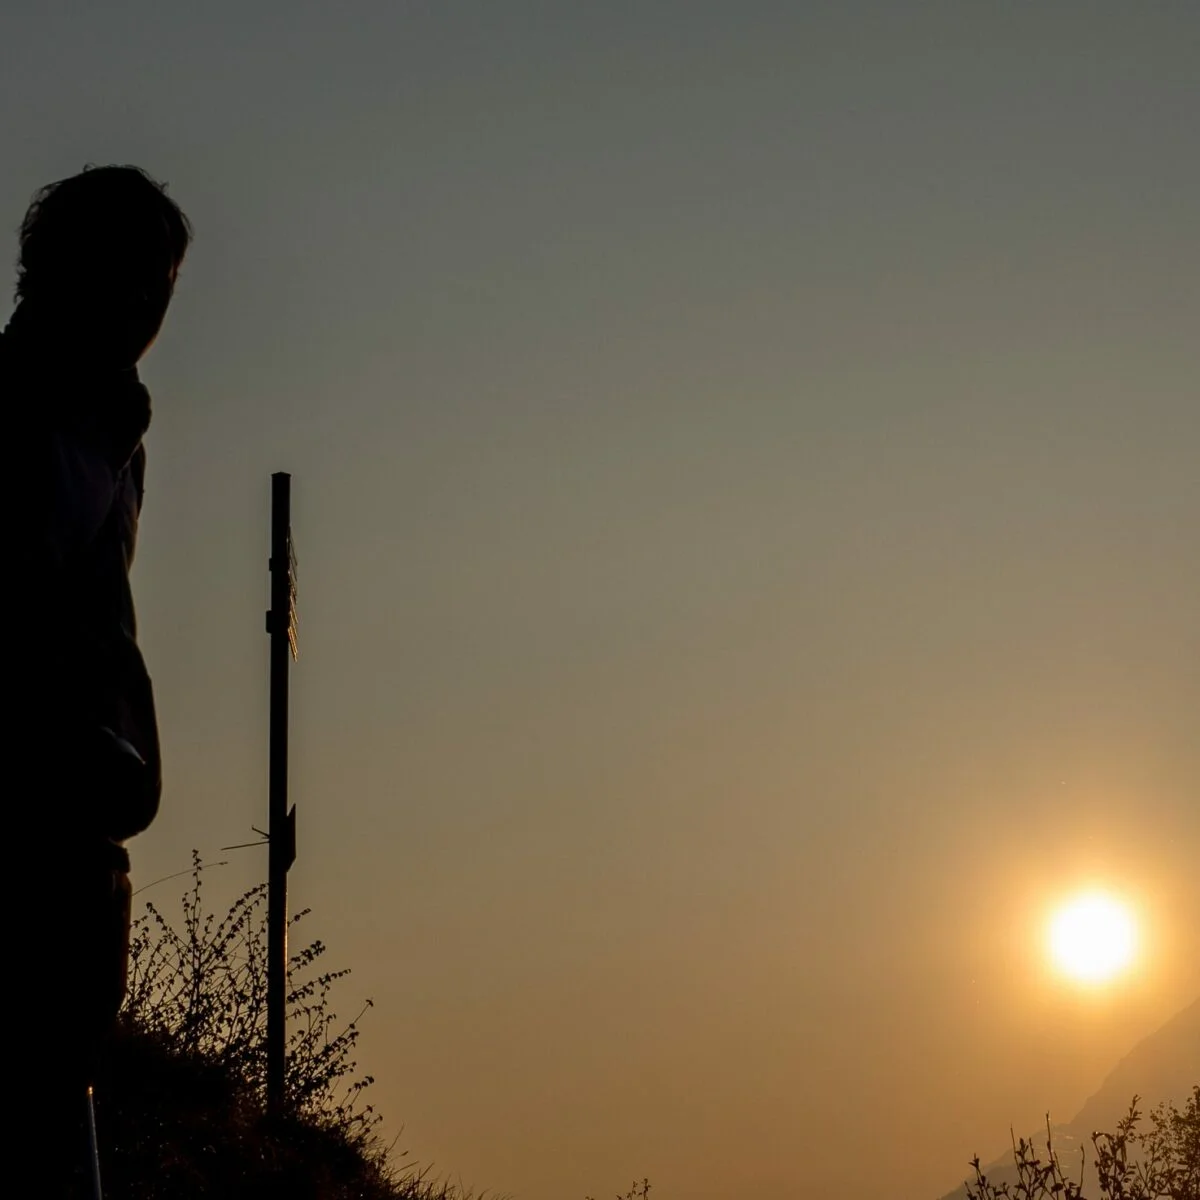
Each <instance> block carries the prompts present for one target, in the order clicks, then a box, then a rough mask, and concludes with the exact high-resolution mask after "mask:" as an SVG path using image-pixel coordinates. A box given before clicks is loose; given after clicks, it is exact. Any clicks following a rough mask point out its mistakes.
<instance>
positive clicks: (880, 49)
mask: <svg viewBox="0 0 1200 1200" xmlns="http://www.w3.org/2000/svg"><path fill="white" fill-rule="evenodd" d="M1198 63H1200V5H1197V4H1195V3H1193V2H1189V0H1179V2H1176V3H1170V2H1164V3H1155V4H1141V5H1134V4H1129V3H1087V4H1085V3H1067V2H1065V0H1064V2H1062V3H1053V2H1051V3H1045V4H1039V5H1032V4H1016V3H971V2H959V3H950V2H948V0H947V2H945V3H921V4H899V3H888V2H879V3H861V2H858V3H844V4H837V5H834V4H797V3H790V4H789V3H766V2H762V3H760V2H757V0H742V2H739V3H736V4H735V3H717V2H715V0H694V2H692V3H683V2H682V0H674V2H665V0H664V2H659V0H640V2H639V3H630V2H626V0H606V2H605V3H603V4H601V3H590V2H584V0H559V2H558V3H548V2H547V3H525V2H523V0H512V2H510V3H506V4H498V3H485V2H483V0H475V2H471V3H467V2H462V3H456V2H453V0H447V2H445V3H431V2H424V3H415V2H413V3H405V2H401V0H394V2H390V3H384V2H382V0H378V2H375V3H357V2H354V0H350V2H347V3H344V4H337V5H335V4H332V3H326V4H321V3H315V2H312V0H304V2H300V3H290V4H283V3H280V2H278V0H274V2H271V3H265V2H264V3H249V4H233V3H229V2H228V0H213V2H211V3H207V4H203V5H186V6H185V5H178V4H171V3H161V2H160V3H155V4H150V3H131V2H128V0H121V2H118V3H111V4H105V5H96V6H90V7H89V6H80V5H70V6H67V5H62V4H57V3H40V2H39V3H34V2H33V0H6V3H5V5H4V9H3V15H2V16H0V104H2V106H3V112H4V114H5V119H4V121H3V123H2V124H0V161H2V162H3V166H4V169H3V172H2V173H0V218H2V220H3V222H4V223H5V229H6V230H7V231H8V232H7V236H8V241H7V243H6V245H7V249H6V250H5V253H6V254H7V255H8V259H7V261H8V262H9V263H12V262H13V261H14V260H15V256H16V249H17V242H16V233H15V231H16V228H17V226H18V224H19V222H20V220H21V216H22V214H23V213H24V210H25V207H26V205H27V204H28V202H29V199H30V196H31V195H32V193H33V192H34V191H35V189H36V188H38V187H39V186H41V185H42V184H44V183H47V182H49V181H51V180H54V179H59V178H61V177H63V176H65V175H70V174H73V173H74V172H76V171H79V170H80V169H81V168H82V167H83V166H84V164H85V163H89V162H93V163H110V162H117V163H126V162H128V163H136V164H138V165H139V166H142V167H144V168H146V169H147V170H148V171H150V172H151V173H152V174H154V175H155V176H156V177H158V178H160V179H165V180H167V181H168V183H169V192H170V194H171V195H172V196H173V197H174V198H175V199H176V200H177V201H178V202H179V203H180V204H181V205H182V206H183V208H184V209H185V210H186V212H187V213H188V215H189V217H190V218H191V220H192V222H193V224H194V226H195V230H196V240H195V243H194V245H193V247H192V249H191V251H190V253H189V256H188V258H187V261H186V263H185V264H184V267H183V270H182V273H181V275H180V278H179V283H178V288H177V293H176V299H175V302H174V304H173V305H172V308H171V312H170V316H169V318H168V320H167V324H166V327H165V328H164V330H163V333H162V335H161V337H160V338H159V341H158V344H157V345H156V346H155V347H154V349H153V350H152V351H151V352H150V354H149V355H148V357H147V358H146V360H145V361H144V363H143V364H142V378H143V379H144V380H145V381H146V383H147V385H148V386H149V387H150V389H151V392H152V393H153V396H154V414H155V415H154V423H153V426H152V428H151V431H150V434H149V437H148V439H147V447H148V454H149V467H148V475H147V487H146V502H145V511H144V516H143V519H142V528H141V540H140V543H139V551H138V553H139V558H138V565H137V569H136V572H135V577H134V585H135V589H136V593H137V598H138V606H139V619H140V635H141V642H142V646H143V649H144V651H145V656H146V660H147V662H148V664H149V668H150V671H151V673H152V675H153V676H154V681H155V688H156V692H157V699H158V705H159V717H160V720H161V725H162V736H163V757H164V776H165V790H164V796H163V802H162V811H161V816H160V817H159V819H158V821H157V822H156V823H155V824H154V825H153V826H152V828H151V829H150V830H149V831H148V832H147V833H146V834H144V835H143V836H141V837H139V838H137V839H136V840H134V841H133V842H132V843H131V846H130V849H131V853H132V857H133V863H134V871H135V880H134V884H135V886H143V885H146V884H149V883H151V882H152V881H154V880H156V879H159V878H160V877H163V876H167V875H170V874H173V873H174V872H177V871H182V870H184V869H186V868H187V866H188V863H189V854H190V851H191V849H192V848H193V847H195V848H196V849H198V850H199V851H200V853H201V854H202V855H203V856H204V857H205V858H206V859H209V860H212V861H213V862H214V863H215V862H218V861H225V862H227V864H228V865H225V866H222V867H219V868H214V870H213V871H212V872H211V874H210V878H209V881H208V884H207V885H206V886H207V887H208V889H209V893H210V895H209V898H210V900H211V901H212V902H213V903H214V904H223V902H224V901H225V900H227V899H229V898H231V897H232V896H234V895H236V894H237V893H238V892H239V891H240V890H241V889H242V888H244V887H246V886H248V885H249V884H251V883H253V882H255V881H257V880H258V879H259V878H260V877H261V876H262V874H263V872H264V871H265V867H266V857H265V854H264V853H263V852H262V851H260V850H254V849H249V850H237V851H230V852H221V849H220V848H221V847H223V846H227V845H229V844H231V843H238V842H245V841H249V840H251V839H252V837H253V834H252V833H251V831H250V826H251V825H252V824H254V825H259V826H261V825H262V824H263V822H264V821H265V817H266V786H265V785H266V763H267V755H266V729H267V707H266V703H267V638H266V635H265V632H264V622H263V613H264V610H265V608H266V607H267V601H268V592H267V554H268V533H269V498H270V486H269V484H270V474H271V472H272V471H278V470H286V471H290V472H291V473H292V474H293V494H294V501H293V524H294V528H295V536H296V543H297V551H298V556H299V612H300V659H299V662H298V664H297V665H296V668H295V670H294V672H293V681H292V704H293V723H292V729H293V753H292V772H293V778H292V788H293V799H294V800H295V802H296V804H297V807H298V813H299V817H298V820H299V856H298V859H297V862H296V865H295V868H294V869H293V871H292V874H291V896H292V903H293V906H294V907H295V908H307V907H311V908H312V909H313V913H312V915H311V916H310V917H309V918H307V919H306V924H307V927H308V928H309V930H310V931H311V934H312V935H314V936H319V937H321V938H322V939H324V941H325V942H327V943H328V945H329V947H330V950H329V955H328V959H329V965H330V966H334V967H340V966H348V967H351V968H353V975H352V976H351V977H350V979H349V980H348V981H346V982H345V983H344V984H343V985H342V989H341V993H340V999H339V1003H338V1006H337V1007H338V1011H339V1012H342V1013H343V1014H344V1015H345V1016H347V1017H350V1016H353V1014H354V1013H355V1012H357V1010H358V1002H359V1000H360V998H365V997H370V998H372V999H373V1000H374V1002H375V1007H374V1009H373V1010H372V1011H371V1012H370V1013H369V1014H368V1015H367V1016H366V1018H365V1019H364V1027H365V1033H364V1036H363V1041H362V1043H361V1053H360V1054H359V1055H358V1058H359V1060H360V1063H361V1064H362V1065H364V1066H365V1067H366V1068H367V1069H368V1070H369V1071H370V1072H371V1073H372V1074H373V1075H374V1076H375V1077H376V1079H377V1081H378V1082H377V1084H376V1085H375V1087H374V1089H373V1093H374V1102H375V1103H376V1105H377V1106H378V1107H379V1109H380V1110H381V1111H382V1112H383V1113H384V1115H385V1117H386V1120H387V1126H386V1128H387V1130H388V1132H389V1135H395V1134H400V1135H401V1143H400V1144H401V1145H403V1146H405V1147H407V1148H409V1149H410V1150H411V1153H412V1155H413V1156H415V1157H416V1158H418V1159H420V1160H421V1161H424V1162H430V1161H432V1162H433V1163H434V1165H435V1170H436V1171H439V1172H447V1173H449V1174H451V1175H453V1176H455V1177H460V1178H461V1179H462V1180H463V1181H464V1182H466V1183H469V1184H473V1185H475V1186H478V1187H481V1188H488V1189H494V1190H496V1191H498V1192H506V1193H510V1194H512V1195H513V1196H514V1197H516V1198H517V1200H582V1197H583V1196H584V1195H585V1194H586V1193H591V1194H592V1195H594V1196H597V1197H601V1198H602V1200H603V1198H604V1197H608V1196H610V1195H611V1194H612V1193H614V1192H615V1191H616V1190H617V1188H618V1187H627V1186H628V1183H629V1181H630V1180H631V1179H632V1178H634V1177H635V1176H637V1177H639V1178H640V1177H641V1176H643V1175H648V1176H649V1177H650V1178H651V1180H652V1181H653V1183H654V1185H655V1188H656V1197H657V1200H726V1198H731V1197H741V1196H750V1195H752V1194H754V1193H755V1191H756V1189H760V1190H761V1192H762V1194H763V1195H764V1196H766V1195H770V1196H772V1197H800V1198H809V1197H811V1198H813V1200H823V1198H825V1197H831V1198H832V1197H837V1198H845V1200H873V1198H875V1197H879V1196H881V1195H883V1194H885V1193H884V1192H883V1191H882V1190H881V1184H883V1183H886V1186H887V1191H886V1194H887V1195H888V1196H895V1197H898V1198H901V1200H933V1198H934V1197H936V1196H939V1195H941V1194H942V1193H944V1192H946V1191H947V1190H948V1189H949V1188H951V1187H953V1186H954V1185H955V1183H956V1182H959V1181H961V1180H962V1179H963V1178H964V1177H965V1175H966V1173H967V1165H966V1164H967V1160H968V1159H969V1158H970V1156H971V1154H972V1153H973V1152H975V1151H978V1152H979V1153H980V1154H981V1155H983V1156H985V1157H990V1156H994V1155H996V1154H998V1153H999V1152H1000V1151H1002V1150H1003V1149H1004V1147H1005V1146H1006V1145H1007V1141H1008V1136H1009V1135H1008V1131H1009V1127H1010V1125H1012V1126H1015V1127H1016V1128H1017V1129H1018V1130H1025V1129H1033V1128H1036V1127H1037V1126H1038V1124H1039V1122H1040V1121H1041V1120H1042V1119H1043V1116H1044V1114H1045V1113H1046V1111H1047V1110H1050V1111H1051V1112H1052V1113H1053V1114H1055V1115H1056V1116H1061V1117H1062V1118H1063V1119H1067V1118H1069V1117H1070V1116H1072V1115H1073V1114H1074V1113H1075V1112H1076V1111H1077V1110H1079V1108H1080V1107H1081V1106H1082V1105H1083V1103H1084V1101H1085V1100H1086V1099H1087V1097H1088V1096H1089V1095H1090V1094H1091V1093H1092V1092H1094V1091H1095V1089H1096V1088H1097V1086H1098V1085H1099V1084H1100V1082H1101V1080H1102V1079H1103V1077H1104V1076H1105V1074H1106V1073H1107V1072H1108V1071H1109V1070H1110V1069H1111V1068H1112V1067H1113V1065H1114V1064H1115V1063H1116V1062H1117V1061H1118V1060H1119V1059H1120V1058H1121V1056H1122V1055H1124V1054H1126V1053H1127V1052H1128V1051H1129V1050H1130V1048H1131V1047H1132V1046H1133V1045H1134V1044H1135V1043H1136V1042H1137V1041H1138V1040H1139V1039H1141V1038H1143V1037H1145V1036H1146V1035H1148V1034H1150V1033H1152V1032H1153V1031H1154V1030H1155V1029H1157V1028H1158V1027H1159V1026H1161V1025H1162V1024H1163V1023H1164V1022H1166V1021H1167V1020H1168V1019H1169V1018H1171V1017H1172V1016H1173V1015H1174V1014H1176V1013H1177V1012H1179V1011H1180V1010H1181V1009H1183V1008H1185V1007H1186V1006H1187V1005H1189V1004H1191V1003H1192V1002H1193V1001H1195V1000H1196V998H1197V996H1200V947H1198V944H1197V943H1198V937H1197V930H1198V929H1200V872H1197V870H1196V862H1197V856H1198V847H1200V803H1198V798H1200V737H1197V730H1198V713H1200V616H1198V613H1200V600H1198V597H1200V469H1198V467H1197V453H1198V449H1200V398H1198V389H1197V380H1198V379H1200V338H1198V336H1197V330H1198V329H1200V239H1198V238H1197V228H1198V222H1197V212H1198V206H1200V155H1198V154H1197V130H1198V129H1200V79H1198V69H1200V68H1198V65H1197V64H1198ZM12 277H13V276H12V275H10V279H11V278H12ZM9 291H10V293H11V287H10V289H9ZM7 313H8V308H7V307H4V308H0V322H2V320H3V319H4V318H6V317H7ZM183 886H185V881H183V880H172V881H168V882H165V883H161V884H158V885H156V886H155V887H154V888H153V889H151V890H150V891H148V892H146V893H145V894H144V895H142V896H139V897H137V902H139V903H140V901H141V900H142V899H146V898H153V899H155V901H156V902H158V903H160V904H164V905H167V906H171V905H173V904H174V898H175V896H176V895H177V894H178V893H179V891H181V890H182V887H183ZM1091 888H1100V889H1103V890H1104V891H1105V892H1106V893H1108V894H1110V895H1111V896H1114V897H1116V898H1118V899H1119V901H1120V902H1121V904H1122V905H1123V906H1124V910H1125V911H1127V912H1129V913H1130V914H1132V917H1133V920H1134V921H1135V923H1136V930H1137V933H1136V945H1135V946H1134V948H1133V950H1132V952H1131V961H1130V963H1129V965H1128V966H1127V967H1125V968H1124V969H1123V970H1122V971H1120V972H1118V973H1117V974H1115V975H1114V977H1113V978H1112V979H1111V980H1109V981H1107V982H1105V983H1102V984H1095V983H1087V982H1081V981H1080V980H1079V979H1073V978H1071V977H1070V976H1069V975H1068V974H1066V973H1064V971H1063V970H1061V969H1060V968H1061V967H1062V963H1061V961H1060V962H1058V964H1057V966H1056V962H1055V961H1054V960H1052V958H1051V956H1050V955H1049V954H1048V952H1047V948H1046V939H1047V925H1048V922H1049V920H1050V917H1051V914H1052V913H1053V912H1054V911H1055V910H1056V909H1057V908H1058V907H1059V906H1061V905H1062V904H1063V903H1065V902H1066V901H1067V900H1069V899H1070V898H1071V897H1072V896H1075V895H1077V894H1079V893H1080V892H1082V891H1086V890H1087V889H1091ZM1195 1074H1196V1075H1197V1077H1198V1078H1200V1063H1197V1070H1196V1072H1195ZM401 1130H402V1131H403V1132H402V1133H401Z"/></svg>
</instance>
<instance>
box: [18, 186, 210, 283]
mask: <svg viewBox="0 0 1200 1200" xmlns="http://www.w3.org/2000/svg"><path fill="white" fill-rule="evenodd" d="M156 231H157V232H158V233H160V234H161V235H162V236H163V237H164V238H165V245H166V247H167V248H168V249H169V251H170V254H171V259H172V263H173V265H174V267H175V269H176V270H178V269H179V265H180V264H181V263H182V262H183V257H184V255H185V254H186V253H187V248H188V244H189V243H190V242H191V240H192V226H191V222H190V221H189V220H188V219H187V217H186V216H185V215H184V213H183V210H182V209H181V208H180V207H179V205H178V204H176V203H175V201H174V200H172V199H171V198H170V197H169V196H168V195H167V193H166V184H165V183H159V182H158V180H156V179H154V178H153V177H152V176H151V175H149V174H148V173H147V172H145V171H143V170H142V169H141V167H126V166H108V167H97V166H91V165H89V166H86V167H84V169H83V170H82V171H81V172H80V173H79V174H78V175H72V176H70V177H69V178H67V179H60V180H58V182H57V183H48V184H47V185H46V186H45V187H43V188H40V189H39V190H38V191H37V192H36V193H35V194H34V197H33V201H32V203H31V204H30V205H29V211H28V212H26V214H25V219H24V220H23V221H22V222H21V230H20V239H21V253H20V258H19V260H18V265H17V299H18V300H22V299H24V298H26V297H27V296H29V295H31V294H32V293H34V292H36V291H37V290H38V288H39V286H41V282H42V281H46V282H48V283H49V282H54V281H58V280H62V279H63V278H69V277H70V273H71V270H72V268H76V269H79V268H81V267H86V266H89V265H94V264H97V263H112V262H114V261H115V260H114V259H113V257H112V256H113V253H114V251H116V252H117V253H119V252H120V250H121V249H128V248H130V247H135V246H141V247H144V246H145V245H146V243H147V242H148V241H153V238H154V234H155V232H156ZM159 244H160V245H161V244H162V243H159Z"/></svg>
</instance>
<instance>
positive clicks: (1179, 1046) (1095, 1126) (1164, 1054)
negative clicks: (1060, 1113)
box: [942, 998, 1200, 1200]
mask: <svg viewBox="0 0 1200 1200" xmlns="http://www.w3.org/2000/svg"><path fill="white" fill-rule="evenodd" d="M1197 1083H1200V998H1197V999H1196V1000H1194V1001H1193V1002H1192V1003H1191V1004H1190V1005H1188V1007H1187V1008H1185V1009H1184V1010H1183V1011H1182V1012H1179V1013H1176V1015H1175V1016H1173V1017H1172V1018H1171V1019H1170V1020H1169V1021H1168V1022H1167V1023H1166V1024H1165V1025H1163V1026H1161V1027H1160V1028H1159V1029H1156V1030H1155V1031H1154V1032H1153V1033H1152V1034H1150V1035H1149V1036H1148V1037H1145V1038H1143V1039H1142V1040H1141V1041H1140V1042H1138V1044H1137V1045H1136V1046H1134V1048H1133V1049H1132V1050H1131V1051H1130V1052H1129V1053H1128V1054H1127V1055H1125V1057H1124V1058H1122V1059H1121V1061H1120V1062H1119V1063H1117V1065H1116V1066H1115V1067H1113V1069H1112V1070H1111V1071H1109V1073H1108V1074H1107V1075H1106V1076H1105V1077H1104V1081H1103V1082H1102V1083H1101V1084H1100V1087H1099V1088H1098V1089H1097V1090H1096V1091H1095V1092H1093V1093H1092V1095H1091V1096H1090V1097H1088V1099H1087V1100H1086V1101H1085V1103H1084V1105H1083V1107H1082V1108H1081V1109H1080V1110H1079V1112H1078V1113H1076V1115H1075V1117H1074V1118H1073V1119H1072V1120H1071V1121H1069V1122H1068V1123H1067V1124H1065V1125H1055V1126H1053V1134H1054V1148H1055V1152H1056V1153H1057V1154H1058V1157H1059V1159H1060V1160H1061V1161H1062V1163H1063V1165H1064V1166H1067V1165H1068V1164H1071V1165H1072V1166H1074V1165H1077V1164H1078V1162H1079V1152H1080V1149H1081V1148H1082V1149H1083V1151H1084V1154H1085V1158H1086V1161H1087V1167H1088V1170H1087V1172H1086V1176H1085V1178H1086V1179H1091V1178H1092V1177H1093V1176H1092V1171H1091V1150H1092V1134H1093V1133H1095V1132H1097V1131H1099V1130H1112V1129H1113V1128H1114V1127H1115V1126H1116V1124H1117V1122H1118V1121H1119V1120H1120V1119H1121V1118H1122V1117H1123V1116H1124V1115H1125V1114H1126V1113H1127V1112H1128V1111H1129V1102H1130V1100H1132V1099H1133V1097H1134V1096H1135V1095H1137V1096H1139V1097H1140V1099H1139V1101H1138V1108H1139V1109H1140V1110H1141V1111H1142V1112H1143V1113H1145V1112H1147V1111H1148V1110H1149V1109H1151V1108H1153V1107H1154V1106H1155V1105H1157V1104H1161V1103H1163V1102H1164V1101H1165V1102H1168V1103H1171V1104H1174V1105H1176V1106H1177V1107H1180V1108H1182V1107H1183V1104H1184V1102H1185V1101H1186V1099H1187V1097H1188V1095H1189V1094H1190V1093H1191V1090H1192V1088H1193V1087H1194V1086H1195V1085H1196V1084H1197ZM1033 1141H1034V1144H1035V1146H1036V1147H1037V1149H1038V1151H1039V1153H1042V1154H1043V1155H1044V1151H1045V1143H1046V1134H1045V1130H1044V1129H1042V1130H1039V1131H1038V1132H1036V1133H1035V1134H1034V1136H1033ZM984 1171H985V1172H986V1174H987V1176H988V1178H989V1179H990V1180H992V1181H993V1182H995V1183H1003V1182H1011V1181H1014V1180H1015V1179H1016V1170H1015V1168H1014V1167H1013V1165H1012V1158H1011V1152H1010V1153H1009V1154H1004V1155H1002V1156H1001V1157H1000V1158H998V1159H996V1161H995V1162H992V1163H989V1164H987V1165H986V1166H985V1167H984ZM1072 1174H1074V1171H1072ZM966 1194H967V1189H966V1186H965V1185H963V1184H960V1185H959V1186H958V1187H956V1188H955V1189H954V1190H953V1191H951V1192H947V1193H946V1195H945V1196H944V1197H942V1200H964V1197H965V1196H966Z"/></svg>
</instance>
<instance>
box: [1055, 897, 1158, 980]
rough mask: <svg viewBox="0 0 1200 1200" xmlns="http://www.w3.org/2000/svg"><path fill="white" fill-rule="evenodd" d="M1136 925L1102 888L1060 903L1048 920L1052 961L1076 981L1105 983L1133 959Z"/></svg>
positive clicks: (1122, 905)
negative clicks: (1101, 890) (1060, 905)
mask: <svg viewBox="0 0 1200 1200" xmlns="http://www.w3.org/2000/svg"><path fill="white" fill-rule="evenodd" d="M1136 946H1137V927H1136V923H1135V922H1134V919H1133V914H1132V913H1131V912H1130V910H1129V908H1128V907H1127V906H1126V905H1124V904H1122V903H1121V901H1120V900H1117V899H1115V898H1114V897H1113V896H1110V895H1108V894H1106V893H1104V892H1088V893H1086V894H1084V895H1081V896H1075V897H1074V898H1073V899H1071V900H1069V901H1068V902H1067V903H1066V904H1064V905H1063V906H1062V907H1061V908H1060V909H1058V911H1057V912H1056V913H1055V914H1054V916H1053V917H1052V918H1051V920H1050V930H1049V949H1050V957H1051V959H1052V960H1053V961H1054V965H1055V966H1056V967H1057V968H1058V970H1059V971H1061V972H1062V973H1063V974H1064V975H1067V976H1069V977H1070V978H1071V979H1074V980H1077V981H1078V982H1080V983H1093V984H1096V983H1106V982H1107V981H1108V980H1110V979H1113V978H1114V977H1115V976H1117V975H1119V974H1120V973H1121V972H1122V971H1123V970H1125V968H1126V967H1128V966H1129V964H1130V963H1131V962H1132V961H1133V956H1134V951H1135V949H1136Z"/></svg>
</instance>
